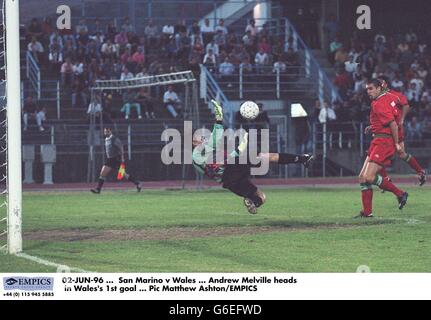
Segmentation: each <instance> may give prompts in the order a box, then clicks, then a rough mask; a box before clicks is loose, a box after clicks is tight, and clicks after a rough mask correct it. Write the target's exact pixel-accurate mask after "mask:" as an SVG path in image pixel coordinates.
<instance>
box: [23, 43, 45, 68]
mask: <svg viewBox="0 0 431 320" xmlns="http://www.w3.org/2000/svg"><path fill="white" fill-rule="evenodd" d="M27 49H28V51H30V52H31V53H32V55H33V57H34V60H36V62H38V63H40V62H41V55H42V53H43V52H44V49H43V46H42V44H41V43H40V42H39V41H37V40H36V37H33V38H32V39H31V42H30V43H29V44H28V46H27Z"/></svg>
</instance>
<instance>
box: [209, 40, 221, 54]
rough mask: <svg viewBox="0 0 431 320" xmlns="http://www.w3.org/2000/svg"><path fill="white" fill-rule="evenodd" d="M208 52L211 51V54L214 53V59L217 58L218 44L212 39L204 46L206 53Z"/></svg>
mask: <svg viewBox="0 0 431 320" xmlns="http://www.w3.org/2000/svg"><path fill="white" fill-rule="evenodd" d="M210 50H212V52H213V53H214V55H215V56H216V57H218V55H219V53H220V52H219V47H218V44H217V43H216V42H215V40H214V39H212V40H211V42H210V43H208V44H207V46H206V52H207V53H208V52H209V51H210Z"/></svg>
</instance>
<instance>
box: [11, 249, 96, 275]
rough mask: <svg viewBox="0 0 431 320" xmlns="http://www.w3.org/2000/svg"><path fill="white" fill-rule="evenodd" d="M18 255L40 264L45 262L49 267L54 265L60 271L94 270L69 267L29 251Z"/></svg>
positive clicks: (80, 271) (83, 271) (82, 271)
mask: <svg viewBox="0 0 431 320" xmlns="http://www.w3.org/2000/svg"><path fill="white" fill-rule="evenodd" d="M16 256H17V257H20V258H24V259H27V260H30V261H33V262H36V263H39V264H43V265H45V266H48V267H54V268H57V272H58V273H68V272H79V273H92V271H86V270H84V269H80V268H75V267H69V266H67V265H64V264H59V263H55V262H52V261H48V260H45V259H42V258H39V257H35V256H31V255H29V254H27V253H24V252H21V253H17V254H16Z"/></svg>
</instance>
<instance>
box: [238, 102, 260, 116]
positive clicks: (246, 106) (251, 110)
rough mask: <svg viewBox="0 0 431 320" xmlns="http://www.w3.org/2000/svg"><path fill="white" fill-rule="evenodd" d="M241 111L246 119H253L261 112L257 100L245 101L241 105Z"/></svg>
mask: <svg viewBox="0 0 431 320" xmlns="http://www.w3.org/2000/svg"><path fill="white" fill-rule="evenodd" d="M239 112H240V113H241V115H242V117H243V118H244V119H247V120H253V119H256V117H257V116H258V114H259V106H258V105H257V103H256V102H253V101H245V102H243V103H242V104H241V106H240V107H239Z"/></svg>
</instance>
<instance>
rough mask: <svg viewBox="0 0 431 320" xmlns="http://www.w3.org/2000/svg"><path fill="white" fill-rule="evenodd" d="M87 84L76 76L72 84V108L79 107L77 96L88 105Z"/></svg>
mask: <svg viewBox="0 0 431 320" xmlns="http://www.w3.org/2000/svg"><path fill="white" fill-rule="evenodd" d="M86 88H87V86H86V84H85V83H84V82H83V81H82V80H80V79H79V78H75V80H74V82H73V85H72V108H76V107H77V103H76V98H77V97H80V98H81V103H82V104H83V105H84V106H86V105H87V94H86V92H85V90H86Z"/></svg>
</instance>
